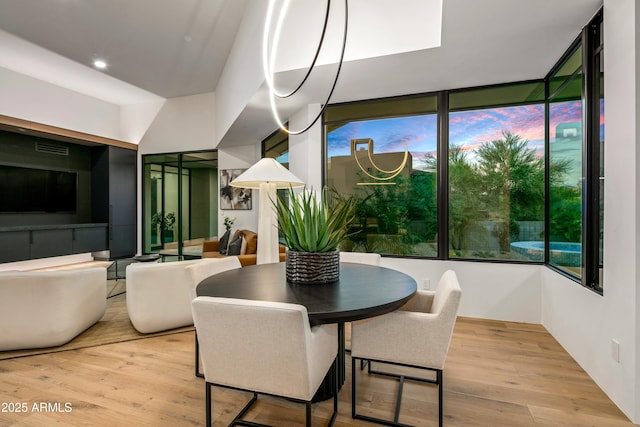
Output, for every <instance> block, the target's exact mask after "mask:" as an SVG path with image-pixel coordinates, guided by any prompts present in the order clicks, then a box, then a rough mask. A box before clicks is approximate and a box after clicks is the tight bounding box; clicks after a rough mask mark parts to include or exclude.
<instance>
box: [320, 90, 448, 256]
mask: <svg viewBox="0 0 640 427" xmlns="http://www.w3.org/2000/svg"><path fill="white" fill-rule="evenodd" d="M436 100H437V98H436V96H435V95H427V96H419V97H409V98H404V99H399V100H398V99H392V100H381V101H372V102H368V103H363V104H358V105H357V106H354V105H353V104H345V105H337V106H333V107H330V108H329V109H328V110H327V112H326V115H325V133H326V140H327V184H328V187H329V188H330V189H334V190H336V191H337V192H338V193H340V194H342V195H350V196H353V197H355V198H356V200H357V207H356V215H357V220H356V223H355V224H354V225H353V228H352V230H351V232H354V233H356V234H354V235H353V236H352V237H351V238H350V240H349V241H348V242H346V243H345V244H344V245H343V247H341V249H342V250H350V251H361V252H378V253H383V254H390V255H417V256H430V257H434V256H436V255H437V251H438V247H437V239H436V237H437V229H438V212H437V203H436V195H437V193H436V181H437V179H436V178H437V174H436V172H437V155H436V154H437V143H438V140H437V135H438V132H437V115H436V110H437V108H436V106H437V102H436Z"/></svg>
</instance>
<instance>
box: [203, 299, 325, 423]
mask: <svg viewBox="0 0 640 427" xmlns="http://www.w3.org/2000/svg"><path fill="white" fill-rule="evenodd" d="M192 308H193V317H194V321H195V325H196V331H197V333H198V339H199V341H200V349H201V351H202V356H201V357H202V364H203V369H204V376H205V390H206V425H207V426H211V423H212V420H211V388H212V386H214V385H217V386H222V387H228V388H234V389H240V390H245V391H251V392H253V398H252V399H251V400H250V401H249V403H247V405H246V406H245V407H244V408H243V409H242V410H241V411H240V413H239V414H238V416H236V419H234V421H233V423H232V424H230V425H234V423H240V422H241V417H242V416H243V415H244V413H245V412H246V411H248V410H249V408H250V407H251V405H252V404H253V403H254V402H255V401H256V400H257V397H258V393H260V394H269V395H275V396H282V397H287V398H289V399H290V400H295V401H298V402H304V403H306V423H307V426H310V422H311V399H312V398H313V396H314V394H315V392H316V391H317V389H318V387H319V386H320V384H321V383H322V381H323V379H324V377H325V375H326V374H327V372H328V370H329V369H330V367H331V365H332V364H333V363H334V361H335V359H336V355H337V352H338V338H337V328H336V326H335V325H320V326H315V327H313V328H311V327H310V326H309V318H308V314H307V309H306V308H305V307H304V306H301V305H297V304H285V303H277V302H265V301H252V300H242V299H227V298H214V297H198V298H196V299H195V300H193V302H192ZM336 374H337V370H336ZM334 392H335V396H334V400H333V415H332V417H331V420H330V421H329V425H333V422H334V420H335V417H336V414H337V409H338V400H337V394H338V390H337V375H336V378H335V389H334ZM252 425H255V424H252Z"/></svg>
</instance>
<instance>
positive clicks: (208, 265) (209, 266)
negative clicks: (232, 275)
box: [186, 256, 242, 378]
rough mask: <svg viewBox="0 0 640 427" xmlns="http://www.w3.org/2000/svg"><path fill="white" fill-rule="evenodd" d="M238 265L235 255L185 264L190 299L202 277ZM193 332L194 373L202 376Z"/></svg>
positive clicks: (196, 339) (204, 277) (195, 295)
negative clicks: (188, 280) (189, 279)
mask: <svg viewBox="0 0 640 427" xmlns="http://www.w3.org/2000/svg"><path fill="white" fill-rule="evenodd" d="M240 267H242V264H240V260H239V259H238V257H235V256H233V257H227V258H205V259H203V260H202V261H200V262H197V263H195V264H192V265H189V266H187V267H186V270H187V272H188V273H189V277H191V281H190V282H186V285H187V290H188V291H189V296H190V298H191V300H192V301H193V300H194V299H196V297H197V296H198V295H197V294H196V287H197V286H198V284H199V283H200V282H202V281H203V280H204V279H206V278H207V277H210V276H213V275H214V274H218V273H222V272H223V271H227V270H233V269H236V268H240ZM194 332H195V334H196V335H195V350H194V352H195V367H196V368H195V369H196V371H195V373H196V377H200V378H204V374H202V372H200V344H199V343H198V333H197V332H196V331H194Z"/></svg>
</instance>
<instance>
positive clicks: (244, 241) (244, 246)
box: [240, 236, 247, 255]
mask: <svg viewBox="0 0 640 427" xmlns="http://www.w3.org/2000/svg"><path fill="white" fill-rule="evenodd" d="M246 253H247V239H246V237H245V236H242V246H240V255H244V254H246Z"/></svg>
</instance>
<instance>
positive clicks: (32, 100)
mask: <svg viewBox="0 0 640 427" xmlns="http://www.w3.org/2000/svg"><path fill="white" fill-rule="evenodd" d="M0 93H1V94H2V96H0V114H2V115H5V116H9V117H15V118H19V119H23V120H28V121H33V122H36V123H42V124H46V125H50V126H57V127H61V128H64V129H71V130H74V131H78V132H85V133H90V134H93V135H99V136H103V137H106V138H113V139H119V138H120V107H119V106H117V105H115V104H111V103H108V102H106V101H101V100H99V99H96V98H92V97H90V96H87V95H83V94H81V93H78V92H74V91H72V90H69V89H64V88H62V87H60V86H55V85H53V84H51V83H47V82H43V81H41V80H38V79H35V78H33V77H29V76H26V75H24V74H20V73H17V72H15V71H11V70H9V69H6V68H0Z"/></svg>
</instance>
